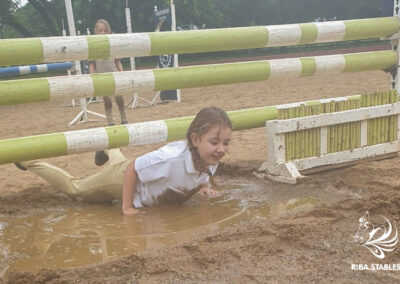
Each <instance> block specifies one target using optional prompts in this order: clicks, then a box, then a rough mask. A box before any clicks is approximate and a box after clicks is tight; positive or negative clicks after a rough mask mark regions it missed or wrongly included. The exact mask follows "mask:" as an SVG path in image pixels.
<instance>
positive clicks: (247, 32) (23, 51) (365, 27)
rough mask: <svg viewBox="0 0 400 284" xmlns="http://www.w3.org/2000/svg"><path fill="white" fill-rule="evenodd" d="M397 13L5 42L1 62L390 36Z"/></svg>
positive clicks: (1, 45) (1, 44)
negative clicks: (367, 16) (328, 19)
mask: <svg viewBox="0 0 400 284" xmlns="http://www.w3.org/2000/svg"><path fill="white" fill-rule="evenodd" d="M399 28H400V20H399V19H398V18H397V17H384V18H371V19H361V20H348V21H330V22H316V23H304V24H287V25H272V26H258V27H241V28H224V29H209V30H195V31H178V32H161V33H133V34H110V35H91V36H71V37H42V38H25V39H1V40H0V66H7V65H26V64H37V63H50V62H59V61H76V60H94V59H105V58H124V57H138V56H151V55H161V54H184V53H198V52H209V51H223V50H238V49H251V48H263V47H273V46H291V45H300V44H314V43H322V42H335V41H347V40H359V39H372V38H388V37H390V36H392V35H394V34H395V33H397V31H398V30H399Z"/></svg>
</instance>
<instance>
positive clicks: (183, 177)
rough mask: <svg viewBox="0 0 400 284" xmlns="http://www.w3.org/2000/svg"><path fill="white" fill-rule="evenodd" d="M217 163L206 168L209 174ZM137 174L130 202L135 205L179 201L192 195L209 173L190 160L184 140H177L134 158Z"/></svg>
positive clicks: (207, 178) (138, 206) (206, 180)
mask: <svg viewBox="0 0 400 284" xmlns="http://www.w3.org/2000/svg"><path fill="white" fill-rule="evenodd" d="M217 166H218V165H215V166H211V167H210V168H209V170H210V172H211V174H212V175H214V173H215V171H216V170H217ZM135 170H136V172H137V175H138V181H137V184H136V192H135V195H134V200H133V205H134V206H135V207H136V208H140V207H143V206H150V205H155V204H165V203H182V202H185V201H186V200H188V199H189V198H190V197H192V196H193V195H194V194H195V193H196V192H197V191H198V190H199V189H200V186H201V185H203V184H207V183H208V181H209V176H208V174H206V173H201V174H200V173H199V172H198V171H197V170H196V169H195V167H194V164H193V160H192V154H191V153H190V151H189V147H188V145H187V142H186V141H178V142H173V143H170V144H167V145H165V146H164V147H161V148H160V149H158V150H156V151H153V152H150V153H147V154H145V155H143V156H141V157H139V158H137V159H136V161H135Z"/></svg>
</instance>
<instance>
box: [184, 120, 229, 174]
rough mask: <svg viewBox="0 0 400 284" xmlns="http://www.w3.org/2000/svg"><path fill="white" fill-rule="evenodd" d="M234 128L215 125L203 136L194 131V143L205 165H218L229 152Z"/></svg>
mask: <svg viewBox="0 0 400 284" xmlns="http://www.w3.org/2000/svg"><path fill="white" fill-rule="evenodd" d="M231 133H232V130H231V129H230V128H229V127H223V126H220V125H215V126H213V127H211V129H210V130H209V131H208V132H206V133H204V134H203V135H202V136H201V137H200V136H199V135H198V134H196V133H192V135H191V138H192V144H193V146H194V147H196V149H197V152H198V154H199V156H200V159H201V160H202V162H203V164H204V166H206V167H208V166H213V165H216V164H217V163H218V162H219V160H221V159H222V157H223V156H225V154H226V153H227V152H228V149H229V143H230V141H231Z"/></svg>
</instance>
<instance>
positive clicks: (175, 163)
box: [17, 107, 232, 215]
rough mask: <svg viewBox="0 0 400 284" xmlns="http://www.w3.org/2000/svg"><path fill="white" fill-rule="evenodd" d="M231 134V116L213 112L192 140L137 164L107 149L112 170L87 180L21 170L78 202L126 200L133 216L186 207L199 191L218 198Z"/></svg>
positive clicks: (198, 121) (36, 168)
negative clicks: (216, 180)
mask: <svg viewBox="0 0 400 284" xmlns="http://www.w3.org/2000/svg"><path fill="white" fill-rule="evenodd" d="M231 132H232V124H231V121H230V120H229V118H228V116H227V114H226V113H225V112H224V111H223V110H222V109H220V108H217V107H208V108H204V109H202V110H200V112H199V113H198V114H197V115H196V117H195V118H194V120H193V121H192V123H191V125H190V127H189V129H188V131H187V141H178V142H172V143H169V144H167V145H165V146H163V147H161V148H160V149H158V150H156V151H153V152H150V153H147V154H145V155H143V156H140V157H138V158H136V160H133V161H129V160H127V159H126V158H125V157H124V156H123V155H122V153H121V151H120V150H119V149H111V150H107V151H105V152H106V158H107V160H108V164H107V166H105V167H103V169H102V170H101V171H99V172H98V173H96V174H94V175H92V176H89V177H86V178H83V179H77V178H75V177H73V176H71V175H69V174H68V173H66V172H65V171H64V170H62V169H59V168H57V167H54V166H51V165H49V164H47V163H44V162H39V161H30V162H21V163H17V166H18V167H19V168H21V169H27V170H29V171H31V172H34V173H36V174H37V175H39V176H40V177H42V178H44V179H45V180H47V181H48V182H49V183H50V184H52V185H53V186H54V187H57V188H58V189H60V190H61V191H62V192H63V193H65V194H67V195H68V196H70V197H72V198H74V199H76V200H78V201H85V202H90V203H99V202H111V201H113V200H115V199H121V198H122V212H123V213H124V214H127V215H131V214H136V213H137V212H138V208H140V207H143V206H151V205H157V204H166V203H182V202H184V201H186V200H188V199H189V198H190V197H192V196H193V195H194V194H195V193H197V192H201V193H203V194H207V195H211V196H215V195H216V192H215V191H214V190H212V189H210V178H212V176H213V175H214V173H215V171H216V169H217V165H218V162H219V160H221V158H222V157H223V156H224V155H225V154H226V153H227V152H228V148H229V143H230V139H231ZM106 162H107V161H106V160H104V161H103V163H106Z"/></svg>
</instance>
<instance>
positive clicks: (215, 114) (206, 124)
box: [186, 107, 232, 182]
mask: <svg viewBox="0 0 400 284" xmlns="http://www.w3.org/2000/svg"><path fill="white" fill-rule="evenodd" d="M216 125H218V126H220V127H228V128H229V129H232V122H231V120H230V119H229V117H228V115H227V114H226V112H225V111H223V110H222V109H220V108H219V107H206V108H203V109H201V110H200V111H199V112H198V113H197V115H196V117H195V118H194V120H193V121H192V123H191V124H190V126H189V128H188V130H187V133H186V138H187V141H188V145H189V150H190V152H191V153H192V159H193V164H194V166H195V168H196V169H197V170H198V171H199V172H205V173H208V174H209V170H208V169H207V168H206V167H205V166H204V165H203V163H202V161H201V159H200V156H199V154H198V152H197V149H196V148H195V147H194V146H193V143H192V137H191V136H192V133H196V134H197V135H198V136H199V137H200V138H201V137H202V136H203V135H204V134H205V133H207V132H208V131H210V129H211V128H212V127H214V126H216ZM210 181H211V182H212V179H211V176H210Z"/></svg>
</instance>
